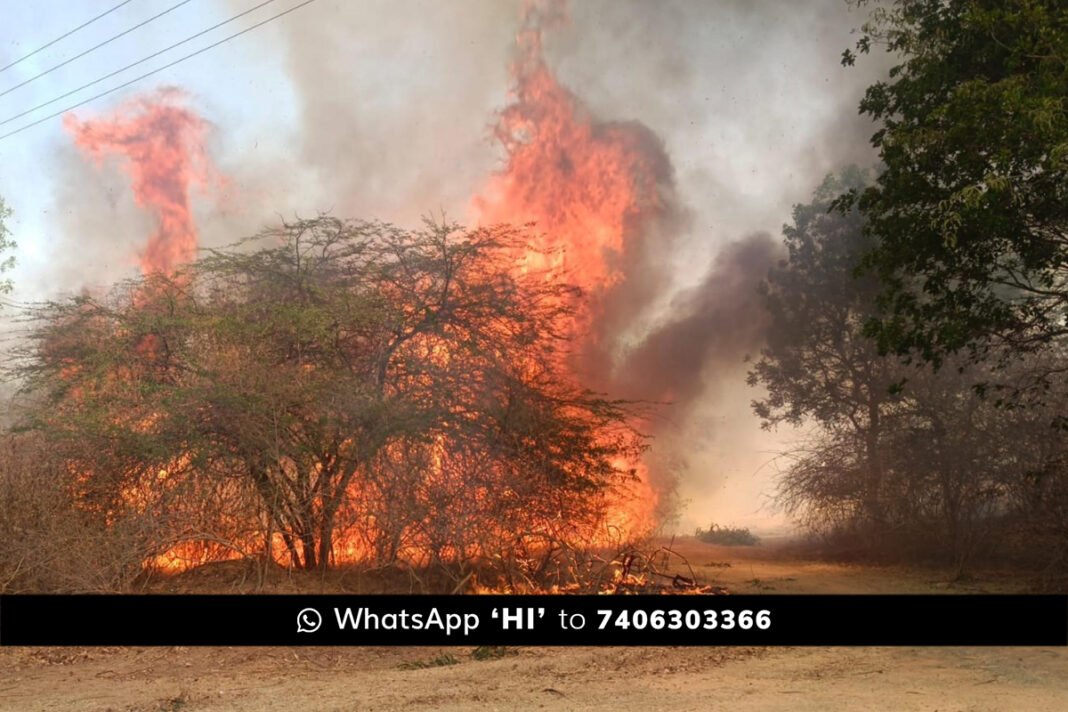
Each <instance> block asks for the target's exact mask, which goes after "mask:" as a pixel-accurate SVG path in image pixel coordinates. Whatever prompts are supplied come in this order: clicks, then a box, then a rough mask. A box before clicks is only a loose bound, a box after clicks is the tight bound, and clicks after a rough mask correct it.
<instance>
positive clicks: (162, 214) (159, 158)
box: [63, 88, 213, 274]
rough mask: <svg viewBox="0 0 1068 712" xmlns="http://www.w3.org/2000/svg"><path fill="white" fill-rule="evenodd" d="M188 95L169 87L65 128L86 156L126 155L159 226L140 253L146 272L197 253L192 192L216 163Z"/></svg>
mask: <svg viewBox="0 0 1068 712" xmlns="http://www.w3.org/2000/svg"><path fill="white" fill-rule="evenodd" d="M182 99H183V94H182V93H181V92H180V91H179V90H177V89H173V88H164V89H160V90H159V91H157V92H155V93H154V94H152V95H148V96H143V97H139V98H137V99H134V100H132V101H130V102H127V103H126V104H124V105H122V106H120V107H119V108H118V109H117V110H116V111H115V112H114V114H113V115H112V116H110V117H107V118H97V119H89V120H85V121H80V120H78V119H77V118H76V117H75V116H74V115H73V114H68V115H67V116H66V117H64V121H63V125H64V127H65V128H66V129H67V130H68V131H69V132H70V133H71V134H72V135H73V137H74V142H75V144H76V145H77V146H78V147H79V148H81V149H82V150H83V151H85V153H86V154H88V155H89V156H91V157H92V158H94V159H95V160H97V161H98V162H100V161H102V160H103V158H104V157H105V156H108V155H110V154H118V155H120V156H122V157H123V158H124V159H125V162H124V168H125V170H126V172H127V173H128V174H129V176H130V180H131V185H132V188H133V195H134V198H135V199H136V201H137V203H138V205H140V206H141V207H143V208H147V209H148V210H150V211H151V212H152V214H153V215H154V217H155V221H156V227H155V230H154V232H153V233H152V235H151V236H150V237H149V238H148V241H147V243H146V244H145V246H144V248H143V249H142V250H141V251H140V252H141V254H140V263H141V270H142V272H144V273H145V274H149V273H152V272H163V273H168V274H169V273H172V272H173V271H174V270H175V269H176V268H177V267H178V266H179V265H181V264H183V263H185V262H189V261H191V260H192V259H193V258H194V257H195V256H196V250H197V227H196V223H195V222H194V219H193V214H192V207H191V205H190V197H189V192H190V189H191V188H192V187H193V186H197V185H201V186H203V185H205V184H206V183H208V181H209V180H210V177H211V175H212V170H213V169H212V167H211V164H210V162H209V160H208V158H207V155H206V153H205V150H204V145H203V135H204V132H205V130H206V123H205V122H204V120H203V119H201V118H200V117H199V116H198V115H196V114H195V113H194V112H193V111H191V110H189V109H188V108H185V107H184V106H182V105H181V101H182Z"/></svg>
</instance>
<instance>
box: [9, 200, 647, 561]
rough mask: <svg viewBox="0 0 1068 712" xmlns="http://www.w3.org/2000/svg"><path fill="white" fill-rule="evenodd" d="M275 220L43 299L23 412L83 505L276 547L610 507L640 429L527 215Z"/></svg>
mask: <svg viewBox="0 0 1068 712" xmlns="http://www.w3.org/2000/svg"><path fill="white" fill-rule="evenodd" d="M258 237H259V238H260V241H266V242H267V243H268V245H267V246H266V247H262V248H260V249H256V250H249V249H247V247H248V246H244V247H243V248H242V249H228V250H222V251H217V252H215V253H212V254H210V255H209V256H207V257H205V258H203V259H201V260H200V261H199V262H197V263H195V264H193V265H191V266H190V267H189V268H188V269H187V270H185V271H184V272H181V273H179V274H176V275H172V276H164V275H155V276H153V277H150V278H149V279H147V280H143V281H137V282H133V283H130V284H127V285H125V286H124V287H123V288H120V289H117V290H115V291H114V292H113V293H112V294H111V295H110V297H109V298H108V299H107V300H96V299H92V298H89V297H80V298H77V299H73V300H68V301H64V302H59V303H55V304H51V305H47V307H45V308H44V309H43V310H41V311H39V312H38V318H39V321H38V328H37V330H36V331H35V334H34V343H33V345H32V347H31V348H30V349H29V350H28V351H27V352H26V353H25V354H24V359H25V361H24V366H23V368H22V376H23V377H24V378H25V379H26V382H27V384H28V388H29V390H30V392H31V393H32V394H35V395H36V397H37V398H38V400H37V407H36V408H34V409H33V410H32V411H31V412H30V413H29V420H28V424H29V425H30V426H32V427H34V428H37V429H40V430H42V431H44V432H45V433H46V434H47V436H48V437H49V438H50V440H51V441H52V442H54V443H55V445H56V447H57V449H58V450H60V451H61V452H63V453H64V455H65V457H66V459H67V462H68V463H69V465H70V467H71V469H72V470H73V471H76V472H80V473H83V474H82V476H81V477H79V478H78V484H79V487H80V488H81V491H82V502H83V503H84V504H85V506H87V507H91V508H94V509H95V510H97V511H99V512H100V515H101V516H102V517H103V518H105V519H107V518H109V517H114V513H115V512H117V511H122V510H124V509H129V508H131V507H134V508H137V509H145V508H153V509H155V510H158V512H159V519H160V521H161V522H164V523H166V524H167V526H169V527H171V529H170V531H171V532H172V535H171V536H163V537H161V538H160V539H161V542H165V543H171V544H173V542H174V540H176V539H179V538H182V537H185V538H187V539H196V540H198V541H200V542H204V541H213V542H217V543H218V542H223V543H225V544H226V545H227V546H230V547H232V548H235V549H238V550H239V551H242V552H243V553H248V552H253V551H259V552H263V553H264V554H266V555H267V556H268V557H274V556H275V553H274V552H273V551H272V545H273V544H274V541H275V539H276V538H277V539H278V540H279V543H278V545H279V547H280V548H281V549H282V552H283V553H282V556H281V557H280V558H284V559H285V560H288V561H290V562H292V563H293V564H295V565H299V566H301V567H304V568H325V567H327V566H329V565H330V564H331V563H332V562H334V561H335V560H337V559H338V558H339V554H343V555H344V558H345V559H346V560H354V559H362V560H376V561H378V562H380V563H389V562H392V561H395V560H396V559H397V558H400V557H404V558H407V559H408V560H416V561H418V562H422V563H427V564H456V563H460V564H463V562H466V561H469V560H472V559H477V558H479V557H482V558H487V559H488V558H489V557H490V556H491V555H497V556H498V560H500V558H499V557H500V555H501V553H502V549H507V550H509V551H510V552H511V554H512V555H516V554H517V552H519V551H520V550H522V548H523V547H524V546H525V545H526V544H528V543H529V542H531V541H535V540H536V541H540V542H542V543H544V542H546V541H560V540H563V539H566V538H568V537H571V538H572V539H573V538H574V537H575V536H576V535H577V534H578V532H577V529H582V528H588V527H591V526H596V522H597V519H598V515H599V513H603V503H604V495H605V493H606V492H607V491H608V490H610V489H611V488H613V487H614V486H616V485H617V484H618V483H620V482H622V481H625V480H626V479H627V478H628V477H629V476H630V472H629V471H628V469H627V466H626V463H627V462H629V461H630V460H632V459H633V458H634V457H635V456H636V455H637V454H638V452H640V450H641V449H642V447H643V445H642V440H641V438H640V437H639V436H638V435H637V434H636V433H634V432H633V431H632V430H631V429H630V428H629V426H628V425H627V423H628V421H629V419H630V416H629V414H628V407H627V406H626V404H623V403H618V402H613V401H608V400H604V399H602V398H599V397H597V396H595V395H593V394H590V393H587V392H586V391H584V390H583V389H581V388H580V387H579V386H578V385H577V384H574V383H573V382H572V381H571V380H570V378H568V377H567V375H566V372H565V370H564V368H563V362H564V358H563V351H564V349H565V348H566V333H565V329H564V326H565V325H566V323H568V321H569V318H568V317H569V315H570V313H571V309H572V308H573V304H574V299H575V298H576V296H577V293H576V292H575V290H574V289H572V288H571V287H569V286H567V285H562V284H558V283H555V282H552V281H548V280H546V278H545V277H544V275H538V274H533V273H531V274H516V273H515V270H514V263H515V255H516V251H517V250H519V249H521V247H522V245H523V244H524V242H525V240H524V238H525V236H524V235H523V233H522V232H520V231H518V230H515V229H512V228H508V227H496V228H484V229H477V230H463V229H461V228H459V227H458V226H455V225H439V224H433V223H428V224H427V225H426V226H425V228H424V229H422V230H418V231H404V230H401V229H398V228H395V227H392V226H389V225H383V224H379V223H365V222H358V221H343V220H338V219H335V218H330V217H320V218H317V219H314V220H302V221H298V222H296V223H293V224H284V225H282V226H280V227H279V228H276V229H273V230H269V231H267V232H265V233H263V234H261V235H260V236H258ZM561 521H566V522H569V523H571V524H572V525H573V526H574V527H575V529H571V530H568V529H567V528H566V527H563V526H561V525H560V522H561ZM491 545H492V546H496V547H497V549H496V550H492V551H491V550H490V549H489V547H490V546H491ZM200 551H202V552H203V551H204V549H203V548H201V550H200ZM208 553H209V554H210V553H211V552H210V551H209V552H208Z"/></svg>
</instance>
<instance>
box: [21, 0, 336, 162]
mask: <svg viewBox="0 0 1068 712" xmlns="http://www.w3.org/2000/svg"><path fill="white" fill-rule="evenodd" d="M313 2H315V0H304V2H302V3H300V4H299V5H294V6H293V7H291V8H289V9H288V10H284V11H282V12H280V13H278V14H277V15H272V16H271V17H268V18H267V19H266V20H262V21H260V22H257V23H256V24H255V25H251V26H249V27H246V28H245V29H243V30H241V31H240V32H235V33H234V34H232V35H229V36H227V37H224V38H222V39H221V40H219V41H218V42H214V43H212V44H210V45H207V46H206V47H201V48H200V49H198V50H197V51H196V52H190V53H189V54H187V55H185V56H184V57H179V58H178V59H176V60H174V61H173V62H170V63H169V64H165V65H163V66H162V67H158V68H157V69H153V70H152V71H151V72H145V73H144V74H142V75H141V76H139V77H134V78H133V79H131V80H129V81H128V82H124V83H122V84H119V85H118V86H115V87H112V88H111V89H108V90H107V91H102V92H100V93H99V94H97V95H95V96H91V97H89V98H88V99H84V100H82V101H79V102H78V103H77V104H72V105H71V106H68V107H67V108H65V109H63V110H62V111H57V112H56V113H54V114H49V115H48V116H45V117H44V118H42V119H38V120H37V121H33V122H31V123H28V124H26V125H25V126H20V127H19V128H17V129H15V130H14V131H9V132H7V133H6V134H3V135H0V141H3V140H4V139H5V138H9V137H11V136H14V135H15V134H17V133H22V132H23V131H25V130H26V129H29V128H33V127H34V126H37V125H38V124H43V123H44V122H45V121H48V120H49V119H54V118H56V117H57V116H62V115H63V114H65V113H67V112H68V111H73V110H74V109H77V108H78V107H79V106H84V105H85V104H88V103H89V102H91V101H96V100H97V99H100V98H101V97H105V96H107V95H108V94H112V93H114V92H117V91H119V90H120V89H125V88H126V87H128V86H130V85H131V84H135V83H137V82H139V81H141V80H142V79H146V78H148V77H151V76H152V75H153V74H158V73H159V72H162V71H163V70H164V69H170V68H171V67H173V66H174V65H176V64H180V63H182V62H184V61H185V60H187V59H192V58H193V57H196V56H197V55H198V54H203V53H204V52H207V51H208V50H209V49H214V48H215V47H218V46H219V45H221V44H225V43H226V42H229V41H230V40H232V39H234V38H235V37H240V36H241V35H243V34H245V33H247V32H251V31H252V30H255V29H256V28H257V27H262V26H263V25H266V24H267V23H268V22H273V21H275V20H277V19H278V18H280V17H283V16H285V15H288V14H289V13H291V12H293V11H295V10H299V9H300V8H302V7H304V6H305V5H311V4H312V3H313Z"/></svg>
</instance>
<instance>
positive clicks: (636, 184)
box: [64, 5, 670, 571]
mask: <svg viewBox="0 0 1068 712" xmlns="http://www.w3.org/2000/svg"><path fill="white" fill-rule="evenodd" d="M559 7H560V6H558V5H550V6H541V7H539V6H535V5H529V6H528V7H527V10H526V13H525V17H524V23H523V27H522V29H521V31H520V32H519V34H518V36H517V54H516V59H515V61H514V62H513V65H512V76H513V81H514V86H513V91H512V95H511V100H510V103H509V104H508V106H507V107H506V108H505V109H504V110H503V111H501V112H500V113H499V115H498V117H497V121H496V124H495V126H494V135H495V136H496V138H497V140H498V141H499V142H500V145H501V146H502V147H503V149H504V153H505V162H504V165H503V167H502V168H501V170H499V171H498V172H496V173H495V174H493V175H492V176H490V178H489V179H488V181H487V183H486V185H485V186H484V188H483V190H482V191H481V192H480V194H479V195H477V196H475V197H474V198H473V202H472V205H473V208H474V211H475V213H476V216H477V219H478V221H479V222H482V223H484V224H491V223H513V224H518V223H534V224H535V226H536V232H535V233H534V234H535V235H536V236H535V237H534V238H533V239H532V242H531V243H530V245H529V246H528V249H527V251H526V252H525V254H524V255H522V256H521V259H520V260H519V264H518V266H517V269H520V270H523V271H525V272H543V273H545V276H546V279H564V280H566V281H568V282H571V283H577V284H578V286H580V287H582V288H583V290H584V292H585V293H586V295H587V299H586V300H584V301H583V303H582V306H581V307H580V309H579V311H578V313H577V314H576V316H575V317H574V323H573V324H571V325H570V326H571V331H572V335H573V337H574V338H575V339H576V343H577V347H578V348H577V350H578V352H580V353H582V352H586V353H587V354H589V353H594V352H596V353H598V354H601V353H605V352H606V351H605V350H604V349H603V348H601V347H602V346H603V344H601V343H600V342H601V341H603V340H604V339H611V338H612V336H613V335H612V334H610V333H606V332H605V328H604V327H603V326H602V324H601V320H600V316H601V315H602V313H603V305H604V302H605V300H606V299H608V298H609V297H610V296H611V295H612V292H613V290H614V289H616V288H618V287H620V285H622V284H623V283H625V281H626V280H627V277H628V275H627V271H626V256H627V251H628V247H629V242H630V241H631V240H632V238H633V236H635V235H638V234H640V233H641V232H642V231H643V230H644V229H646V228H647V227H648V226H649V225H650V224H651V223H652V221H655V220H656V219H657V218H658V217H660V216H661V215H662V214H663V213H664V211H665V210H666V206H665V199H664V197H663V184H664V180H665V175H668V174H669V173H670V165H667V164H666V157H665V156H664V154H663V150H662V148H660V147H659V145H658V144H656V143H654V142H653V141H651V136H652V135H651V133H650V132H649V131H648V130H647V129H644V128H643V127H641V126H640V125H638V124H628V123H618V122H603V121H598V120H597V119H596V118H595V117H594V116H592V115H591V113H590V112H589V111H588V110H587V109H586V107H585V106H584V105H583V103H582V102H581V100H580V99H579V98H578V97H576V96H575V95H574V94H573V93H572V92H571V91H570V90H568V89H567V88H566V87H565V86H563V85H562V84H561V83H560V82H559V81H558V80H557V78H556V76H555V75H554V74H553V72H552V70H551V69H550V67H549V66H548V64H547V63H546V61H545V58H544V55H543V50H542V30H543V28H545V27H547V26H549V25H550V24H552V23H553V22H557V21H562V19H563V16H562V14H561V13H559V12H558V9H559ZM547 8H548V9H547ZM182 98H183V95H182V94H181V92H178V91H177V90H173V89H165V90H161V91H159V92H157V93H155V94H154V95H151V96H146V97H142V98H138V99H135V100H132V101H129V102H127V103H126V104H124V105H122V106H121V107H120V108H119V109H118V110H117V111H116V112H115V114H114V115H112V116H111V117H107V118H98V119H92V120H86V121H79V120H78V119H76V118H75V117H73V116H67V117H66V118H65V121H64V123H65V126H66V128H67V130H68V131H69V132H70V133H71V134H72V135H73V137H74V140H75V142H76V144H77V145H78V146H79V147H80V148H81V149H82V150H83V151H85V152H86V154H87V155H89V156H90V157H92V158H94V159H95V160H97V161H101V160H102V159H103V158H104V157H105V156H108V155H118V156H120V157H122V158H124V159H125V160H124V167H125V169H126V171H127V172H128V173H129V175H130V178H131V184H132V189H133V191H134V195H135V197H136V199H137V202H138V204H139V205H141V206H143V207H145V208H147V209H149V210H151V211H152V212H153V213H154V214H155V216H156V218H157V222H158V225H157V229H156V231H155V233H154V234H153V235H152V236H151V238H150V239H149V241H148V244H147V246H146V247H145V250H144V252H143V254H142V255H141V258H140V262H141V268H142V270H143V272H144V273H145V274H149V273H154V272H162V273H164V274H171V273H173V272H174V270H175V269H177V268H178V267H179V266H180V265H181V264H183V263H185V262H189V261H191V260H193V259H194V258H195V254H196V249H197V244H198V235H197V228H196V224H195V221H194V218H193V215H192V211H191V205H190V190H191V188H192V187H193V186H203V185H206V184H207V183H209V182H210V181H211V180H212V179H213V176H214V169H213V168H212V165H211V162H210V161H209V159H208V157H207V154H206V151H205V148H204V144H203V139H204V134H205V130H206V126H207V124H206V122H205V121H204V120H203V119H201V118H200V117H199V116H197V114H195V113H194V112H193V111H191V110H190V109H188V108H185V107H183V106H182V105H181V99H182ZM152 346H153V344H152V343H151V342H148V343H146V346H145V347H146V348H148V349H151V348H152ZM431 348H432V347H431ZM435 354H436V355H437V356H439V357H441V358H448V353H447V352H445V351H441V352H438V351H435ZM149 360H150V361H151V359H149ZM601 366H602V367H603V368H606V369H609V368H610V367H611V364H608V363H603V364H601ZM571 367H572V368H573V371H574V373H573V375H575V377H576V378H578V379H579V380H580V381H581V380H582V377H581V374H579V373H578V371H579V368H578V366H577V363H576V364H572V365H571ZM443 443H444V441H443V440H442V439H441V438H438V439H437V440H436V441H435V446H434V447H432V448H431V450H430V452H429V455H430V462H429V469H430V470H431V471H430V472H428V473H425V476H427V477H429V478H430V479H431V480H433V479H441V478H447V477H449V476H450V475H451V473H452V471H451V470H450V465H449V463H448V460H449V457H450V453H449V452H448V449H447V448H445V447H443ZM387 454H388V453H387ZM615 464H616V466H617V467H618V468H619V469H621V470H631V471H633V472H634V478H633V481H632V482H631V483H630V485H629V486H628V487H624V488H621V489H620V490H619V491H616V492H613V493H609V494H608V504H609V506H608V510H609V511H608V515H607V518H606V521H605V522H604V525H605V530H606V534H605V536H604V537H602V538H601V540H600V541H599V542H598V543H601V544H603V543H606V542H607V541H612V542H613V543H615V542H619V541H622V540H625V539H627V538H630V537H631V536H635V535H639V534H642V533H645V532H647V531H648V530H650V529H651V528H652V526H653V525H654V524H655V519H656V515H655V513H656V509H657V505H658V492H657V490H656V488H655V487H654V486H653V484H652V483H651V482H650V476H649V470H648V468H647V466H646V465H645V464H644V463H642V462H617V463H615ZM454 469H455V466H454ZM168 476H169V475H168V473H167V472H166V471H162V472H161V473H160V478H161V479H162V480H166V479H167V478H168ZM360 486H361V485H360V484H358V483H357V484H353V485H352V487H353V488H354V489H353V491H352V492H351V494H352V495H353V496H352V497H351V500H352V501H354V502H359V501H361V500H362V499H364V498H365V496H367V495H373V494H374V493H362V492H360V491H358V488H359V487H360ZM466 486H467V485H466V483H462V482H461V483H459V485H458V489H457V491H464V489H465V487H466ZM127 496H128V497H129V498H130V499H131V500H133V501H138V500H139V499H140V495H138V494H136V493H133V492H130V493H127ZM479 500H480V497H479V496H478V494H477V493H469V496H468V499H467V500H465V503H466V504H477V503H478V502H479ZM353 516H356V515H355V514H353ZM362 521H363V522H364V526H365V528H369V529H373V528H375V527H376V526H377V523H376V522H375V521H374V520H373V518H372V519H364V520H362ZM267 540H269V541H270V542H271V547H270V551H271V558H273V559H274V560H275V561H277V562H278V563H281V564H283V565H285V564H287V563H289V562H288V552H287V551H286V547H285V545H284V543H283V541H282V539H281V535H280V534H278V533H276V532H275V533H271V534H267V535H264V534H260V535H258V536H250V537H238V538H237V539H235V540H234V541H233V542H230V543H231V544H233V546H231V547H229V548H221V549H220V548H218V547H214V548H213V547H211V546H209V545H207V544H206V543H205V542H200V541H184V542H180V543H177V544H175V545H174V546H173V547H171V548H170V549H169V550H167V551H165V552H164V553H163V554H161V555H159V556H157V557H155V558H154V559H153V560H152V561H150V562H148V564H149V565H150V566H154V567H156V568H159V569H164V570H169V571H179V570H184V569H187V568H191V567H193V566H195V565H197V564H200V563H204V562H206V561H209V560H212V561H217V560H221V559H228V558H238V557H239V553H238V551H239V550H245V551H263V550H264V549H265V548H267V547H265V546H264V544H266V542H267ZM419 546H420V544H419V542H416V543H414V544H413V543H412V542H408V543H406V544H403V545H402V550H401V552H399V553H400V554H401V556H402V557H403V556H406V555H408V548H409V547H410V550H411V554H410V556H411V558H412V559H417V558H418V557H419V556H420V554H419V551H420V548H419ZM368 552H369V546H368V544H367V542H366V541H363V540H361V539H360V536H359V532H355V531H354V532H350V533H349V534H348V535H341V533H340V532H339V536H338V537H337V538H336V540H335V542H334V551H333V554H334V560H335V561H338V562H344V561H353V560H359V559H360V558H362V557H364V556H366V555H367V554H368Z"/></svg>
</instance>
